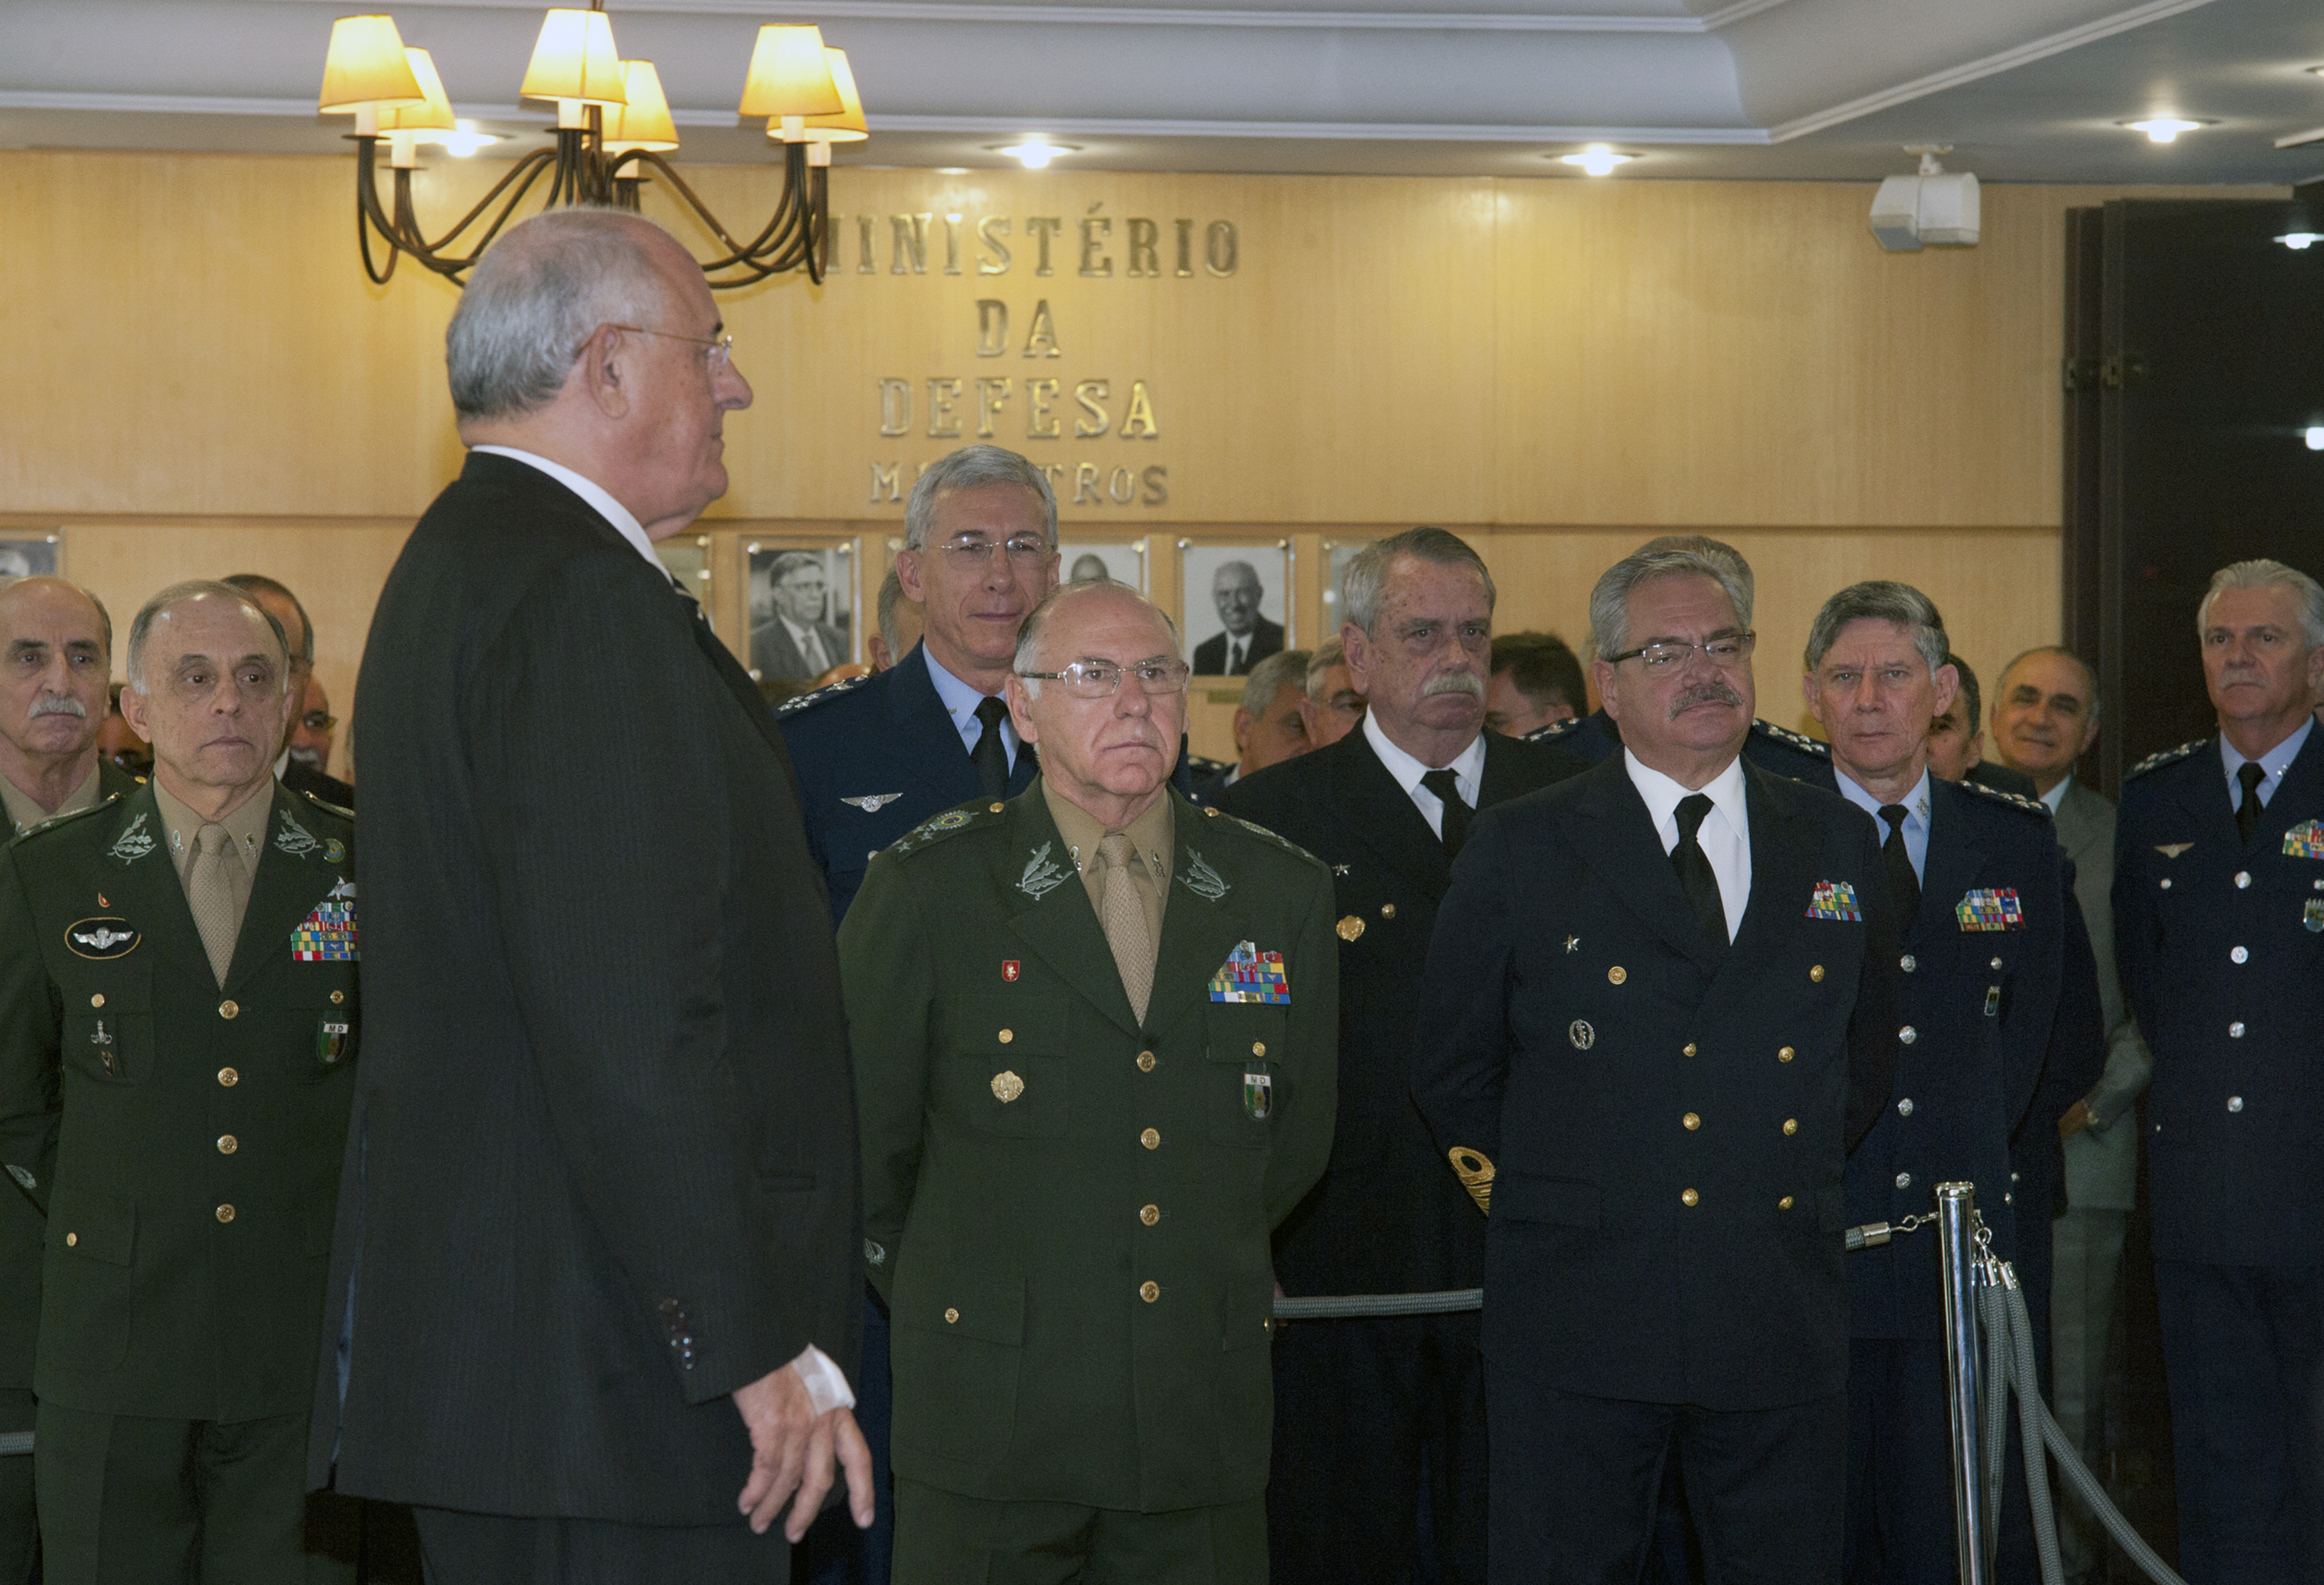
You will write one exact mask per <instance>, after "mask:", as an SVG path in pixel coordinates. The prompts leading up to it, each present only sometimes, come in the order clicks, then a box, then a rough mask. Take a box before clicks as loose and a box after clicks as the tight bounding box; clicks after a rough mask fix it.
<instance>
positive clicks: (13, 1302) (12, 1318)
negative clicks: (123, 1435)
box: [0, 758, 140, 1432]
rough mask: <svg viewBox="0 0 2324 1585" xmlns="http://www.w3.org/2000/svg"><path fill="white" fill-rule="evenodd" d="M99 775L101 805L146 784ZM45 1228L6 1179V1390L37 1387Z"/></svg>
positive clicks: (122, 775) (111, 767)
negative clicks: (34, 1359)
mask: <svg viewBox="0 0 2324 1585" xmlns="http://www.w3.org/2000/svg"><path fill="white" fill-rule="evenodd" d="M139 786H140V783H139V781H138V779H137V778H135V777H134V776H132V775H130V774H129V772H127V771H126V770H124V769H121V767H120V766H118V765H115V763H114V762H113V761H112V760H107V759H103V758H100V759H99V760H97V796H98V797H99V799H100V800H101V802H100V804H99V806H100V807H102V806H103V805H104V804H106V803H111V802H112V801H113V800H114V799H115V798H122V797H128V796H129V795H130V794H132V793H134V792H135V791H136V790H137V788H138V787H139ZM65 817H66V818H67V819H69V818H71V816H65ZM32 829H38V827H33V828H32ZM43 1226H44V1220H43V1218H42V1215H41V1213H40V1212H39V1211H38V1210H37V1209H35V1208H34V1206H33V1204H32V1202H31V1201H30V1200H28V1199H26V1198H25V1197H24V1196H23V1195H22V1194H19V1193H16V1192H15V1189H14V1186H13V1185H12V1184H11V1183H9V1182H7V1181H5V1180H0V1393H5V1392H8V1391H12V1390H13V1391H16V1392H30V1391H32V1345H33V1342H34V1341H35V1340H36V1339H38V1338H39V1337H40V1335H41V1236H42V1230H43ZM31 1429H32V1422H31V1421H30V1420H29V1419H27V1420H26V1421H25V1422H24V1424H22V1425H12V1424H8V1423H7V1419H6V1417H5V1415H0V1432H5V1431H30V1430H31Z"/></svg>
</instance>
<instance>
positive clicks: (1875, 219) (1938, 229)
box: [1872, 143, 1983, 253]
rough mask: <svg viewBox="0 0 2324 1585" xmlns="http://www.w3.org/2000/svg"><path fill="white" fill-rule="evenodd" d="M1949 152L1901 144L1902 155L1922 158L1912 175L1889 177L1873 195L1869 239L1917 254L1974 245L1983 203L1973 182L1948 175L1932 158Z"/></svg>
mask: <svg viewBox="0 0 2324 1585" xmlns="http://www.w3.org/2000/svg"><path fill="white" fill-rule="evenodd" d="M1904 152H1906V153H1908V154H1918V155H1919V156H1920V157H1921V169H1920V171H1919V173H1918V174H1916V175H1913V176H1891V177H1888V178H1886V180H1883V181H1882V182H1881V183H1880V190H1879V191H1878V192H1877V193H1875V194H1873V195H1872V235H1873V236H1874V237H1875V238H1877V240H1878V242H1879V244H1880V245H1881V246H1882V247H1884V248H1886V249H1887V250H1888V251H1889V252H1890V253H1918V252H1920V251H1921V249H1922V248H1923V247H1926V246H1929V245H1931V244H1934V245H1936V246H1939V247H1963V248H1967V247H1975V246H1976V245H1977V239H1978V237H1979V236H1980V235H1983V231H1982V226H1983V220H1982V216H1983V200H1982V199H1981V198H1980V197H1979V196H1978V185H1977V178H1976V177H1975V176H1974V175H1972V174H1970V173H1969V171H1966V170H1962V171H1957V172H1953V173H1950V174H1948V173H1947V171H1946V170H1945V168H1944V164H1943V162H1942V161H1940V160H1939V159H1938V158H1937V156H1938V155H1940V154H1950V153H1951V152H1953V146H1952V145H1951V144H1950V143H1906V144H1905V145H1904Z"/></svg>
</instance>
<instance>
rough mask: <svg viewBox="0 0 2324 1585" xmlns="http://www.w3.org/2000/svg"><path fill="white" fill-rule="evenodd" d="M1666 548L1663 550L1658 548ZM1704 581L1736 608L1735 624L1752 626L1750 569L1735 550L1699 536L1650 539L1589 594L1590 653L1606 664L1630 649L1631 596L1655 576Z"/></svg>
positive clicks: (1610, 569) (1604, 575) (1600, 577)
mask: <svg viewBox="0 0 2324 1585" xmlns="http://www.w3.org/2000/svg"><path fill="white" fill-rule="evenodd" d="M1657 547H1663V548H1657ZM1673 577H1700V578H1709V579H1710V580H1711V582H1712V583H1714V584H1717V585H1719V588H1720V593H1721V594H1725V595H1726V596H1727V603H1728V604H1729V605H1732V606H1733V607H1734V608H1735V622H1736V625H1737V626H1738V627H1740V628H1742V629H1744V630H1745V631H1749V630H1750V626H1751V589H1752V583H1751V567H1750V564H1749V563H1748V562H1747V561H1745V560H1744V559H1743V558H1742V557H1740V556H1738V555H1737V554H1736V553H1735V551H1734V549H1733V548H1731V547H1729V546H1726V545H1721V544H1720V542H1719V541H1718V540H1716V539H1702V538H1701V536H1699V535H1691V534H1690V535H1665V536H1664V537H1663V538H1662V539H1649V540H1647V541H1646V543H1645V544H1644V545H1641V546H1639V547H1638V548H1637V549H1636V550H1633V551H1631V552H1630V553H1629V554H1628V556H1625V557H1624V558H1622V559H1621V560H1619V561H1618V562H1616V563H1615V564H1614V565H1613V566H1611V567H1608V568H1607V569H1606V570H1605V571H1604V572H1602V573H1600V574H1599V575H1598V582H1597V585H1596V586H1594V587H1593V588H1591V591H1590V653H1591V658H1592V659H1598V660H1603V659H1606V658H1607V657H1608V656H1609V655H1619V654H1620V653H1622V651H1623V650H1627V649H1628V648H1629V647H1630V596H1631V594H1634V593H1636V592H1637V588H1638V585H1641V584H1649V583H1652V582H1654V580H1655V579H1656V578H1673Z"/></svg>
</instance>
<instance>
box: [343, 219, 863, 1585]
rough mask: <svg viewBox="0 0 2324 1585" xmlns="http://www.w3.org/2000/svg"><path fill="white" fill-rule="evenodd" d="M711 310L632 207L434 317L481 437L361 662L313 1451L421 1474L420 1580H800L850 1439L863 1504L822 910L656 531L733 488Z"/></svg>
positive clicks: (727, 666)
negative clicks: (355, 1030)
mask: <svg viewBox="0 0 2324 1585" xmlns="http://www.w3.org/2000/svg"><path fill="white" fill-rule="evenodd" d="M528 325H538V326H541V327H543V330H542V333H540V334H539V336H537V337H534V336H527V335H525V334H524V330H523V327H526V326H528ZM730 345H731V344H730V343H728V342H727V341H726V340H725V339H724V337H723V336H721V335H720V326H719V318H718V310H717V308H716V305H715V303H714V302H713V300H712V299H711V296H710V292H709V289H708V287H707V285H706V284H705V281H704V280H703V277H702V274H701V272H700V270H699V269H698V268H697V267H696V265H695V264H694V263H693V261H692V260H691V259H690V258H689V257H688V256H687V253H686V251H685V250H684V249H683V248H682V247H680V246H679V245H678V244H677V243H676V242H675V241H674V240H672V239H671V238H670V237H669V235H668V234H666V233H664V232H662V231H661V230H660V229H659V227H656V226H652V225H650V223H648V222H645V221H642V220H640V219H638V218H636V217H632V216H623V215H617V214H613V213H606V212H598V211H585V210H558V211H553V212H551V213H549V214H548V215H544V216H540V217H537V218H534V219H531V220H528V221H526V222H524V223H523V224H522V225H521V226H517V227H515V228H513V229H512V230H511V231H510V232H508V233H507V234H506V235H503V237H502V239H501V240H500V241H499V242H498V243H496V244H494V245H493V248H492V250H491V251H490V252H489V253H487V254H486V255H485V257H484V261H483V262H482V263H480V264H479V265H478V267H477V269H476V272H475V275H474V276H473V277H472V278H471V279H470V281H469V282H468V285H467V290H466V294H465V295H464V296H463V297H462V299H461V300H460V307H459V309H458V311H457V313H456V314H455V315H454V317H453V322H452V327H451V329H450V331H449V333H448V335H447V363H448V364H449V369H450V374H451V384H452V394H453V403H454V406H455V407H456V409H457V410H458V412H459V415H460V429H461V434H462V438H464V439H465V440H466V441H467V442H468V444H469V445H470V447H472V449H471V453H470V455H469V457H468V461H467V465H466V468H465V469H464V470H463V472H462V474H461V476H460V478H459V479H458V480H457V482H456V483H454V484H451V485H450V486H449V487H447V489H446V490H445V492H444V493H443V494H442V495H441V496H439V497H438V500H437V502H436V503H435V505H434V506H432V507H430V508H429V511H428V513H427V515H426V516H425V517H423V518H422V519H421V520H420V524H419V526H418V527H417V528H416V529H414V530H412V534H411V538H410V541H409V542H408V543H407V544H406V546H405V548H404V551H403V554H402V556H401V558H399V559H398V561H397V563H396V567H395V570H394V572H393V573H392V575H391V576H390V577H389V579H388V583H387V586H386V589H385V590H384V591H383V594H382V595H381V597H380V604H379V613H378V616H377V618H376V619H375V621H374V624H373V627H372V633H371V641H370V644H369V647H368V650H367V651H366V654H365V656H364V674H363V678H362V682H361V685H360V689H359V695H360V702H359V705H358V708H359V710H360V713H361V714H362V717H363V721H364V737H365V742H366V745H367V747H368V749H369V751H370V754H371V757H370V759H369V760H368V770H369V775H370V777H371V778H372V779H374V780H376V782H377V784H378V786H377V789H376V792H375V796H374V800H373V802H372V803H371V805H370V807H371V808H373V809H374V814H372V815H371V816H368V817H367V818H368V819H370V820H371V821H373V822H374V823H375V824H374V825H372V826H371V827H370V828H369V829H368V830H367V831H366V834H365V842H366V847H365V850H364V862H363V865H362V869H361V880H362V883H363V888H364V893H363V895H364V907H365V909H366V912H367V914H368V919H369V927H368V929H367V930H366V932H365V935H364V957H365V959H366V962H365V963H364V991H365V992H366V996H367V1000H368V1007H367V1012H368V1021H367V1027H366V1033H367V1035H368V1037H369V1038H370V1050H369V1052H368V1054H367V1055H366V1057H365V1060H364V1082H363V1083H361V1084H360V1085H359V1086H358V1089H357V1093H356V1101H355V1109H356V1110H355V1120H354V1121H353V1123H352V1125H351V1129H350V1134H349V1139H348V1147H347V1158H346V1178H345V1181H344V1183H343V1186H342V1189H341V1195H340V1215H339V1223H338V1230H337V1241H336V1244H335V1246H334V1251H333V1264H332V1279H331V1282H332V1286H331V1290H330V1291H331V1296H332V1300H333V1308H332V1313H331V1317H330V1322H329V1329H328V1331H327V1333H326V1335H327V1336H328V1337H330V1338H333V1339H335V1340H337V1348H336V1349H335V1350H326V1359H325V1363H324V1366H323V1368H322V1370H321V1372H320V1375H319V1379H318V1391H317V1402H316V1410H317V1412H316V1422H315V1429H314V1436H313V1440H312V1443H311V1460H312V1462H311V1466H310V1475H311V1477H312V1478H313V1479H315V1480H317V1481H318V1483H319V1482H321V1481H324V1480H327V1479H330V1478H331V1475H332V1472H333V1466H334V1463H336V1466H337V1485H338V1488H339V1489H341V1490H343V1491H349V1492H353V1493H355V1494H357V1495H362V1496H369V1497H383V1498H388V1499H392V1500H396V1501H401V1502H408V1503H411V1504H413V1505H414V1506H415V1507H416V1508H417V1510H418V1513H417V1517H418V1520H419V1526H420V1544H421V1550H422V1554H423V1557H424V1559H425V1562H426V1563H427V1566H428V1570H429V1579H430V1580H432V1581H438V1582H439V1585H466V1581H472V1580H473V1581H480V1582H481V1581H493V1582H495V1585H499V1582H505V1581H525V1580H549V1579H558V1580H563V1579H569V1578H587V1579H592V1580H639V1581H645V1580H682V1579H684V1580H738V1581H740V1580H788V1574H789V1559H788V1549H787V1548H786V1546H785V1545H784V1544H783V1543H782V1541H781V1540H780V1539H779V1538H777V1537H774V1536H770V1535H766V1534H762V1533H763V1532H764V1531H766V1530H767V1529H768V1528H769V1526H770V1525H772V1524H773V1523H774V1521H775V1520H776V1519H777V1518H778V1516H779V1513H780V1510H781V1508H782V1507H783V1505H784V1504H785V1502H786V1501H789V1500H790V1499H791V1498H792V1497H793V1495H794V1493H796V1497H797V1500H796V1501H794V1502H791V1507H790V1512H789V1516H788V1523H787V1525H786V1526H785V1533H786V1534H788V1535H789V1536H790V1537H791V1539H793V1540H796V1539H797V1538H798V1536H799V1535H800V1534H803V1533H804V1532H805V1530H806V1528H807V1522H808V1520H809V1519H810V1518H812V1517H813V1516H814V1514H815V1512H816V1508H817V1507H819V1506H820V1504H821V1501H822V1498H823V1497H824V1495H825V1490H826V1489H827V1488H828V1485H829V1482H830V1479H831V1475H832V1470H833V1463H834V1459H835V1449H836V1450H837V1454H836V1456H837V1457H838V1459H839V1461H842V1462H844V1465H845V1467H846V1471H847V1476H848V1483H849V1488H850V1493H851V1497H852V1498H853V1507H854V1512H855V1515H856V1516H857V1521H858V1522H859V1523H868V1522H869V1520H870V1517H871V1489H870V1478H869V1469H868V1463H867V1461H866V1459H865V1456H864V1452H863V1448H862V1441H861V1438H860V1436H859V1435H858V1433H856V1431H855V1429H854V1425H853V1420H852V1419H851V1418H850V1416H849V1415H848V1413H847V1405H848V1404H849V1403H850V1402H851V1395H850V1392H849V1388H848V1387H847V1383H846V1378H845V1371H846V1368H848V1366H849V1365H850V1364H851V1363H852V1359H853V1352H854V1348H853V1339H854V1332H855V1328H856V1317H857V1313H858V1304H859V1300H858V1298H857V1295H858V1292H859V1285H860V1283H861V1277H860V1276H859V1275H858V1270H859V1268H858V1267H857V1265H856V1258H857V1249H858V1241H859V1239H860V1238H861V1231H860V1220H859V1215H860V1213H859V1209H858V1202H857V1194H856V1187H855V1170H854V1129H853V1109H852V1104H851V1099H850V1078H849V1074H848V1067H847V1044H846V1029H845V1024H844V1015H843V1012H842V1009H841V1006H840V1000H839V991H838V966H837V961H836V954H835V948H834V945H833V941H832V935H831V927H830V923H829V919H828V917H827V915H826V914H825V910H824V908H823V907H822V898H821V894H820V892H821V889H820V886H819V884H818V881H817V877H816V871H815V867H814V864H813V862H812V861H811V860H810V859H809V857H808V855H807V847H806V843H805V842H804V840H803V839H802V836H801V834H800V830H799V826H798V814H797V806H796V802H795V794H794V792H793V786H794V784H793V781H792V779H791V773H790V767H789V763H788V756H787V755H786V754H785V752H784V750H783V745H782V741H781V739H780V737H779V735H778V734H777V733H776V732H775V730H774V725H773V723H772V721H771V720H770V718H769V717H768V715H767V714H766V712H765V710H764V709H763V708H762V707H761V705H760V703H759V700H758V696H757V691H756V689H755V688H753V687H752V684H751V681H750V678H749V677H748V676H747V674H745V673H744V672H743V670H742V668H741V667H740V666H739V665H737V664H736V663H735V662H734V660H733V657H732V656H730V655H729V654H728V653H727V652H726V650H725V649H724V646H723V645H721V644H720V643H719V641H718V640H717V639H716V637H715V635H714V634H713V633H712V632H711V631H710V628H709V626H708V625H707V623H706V622H705V621H704V620H703V618H702V615H701V613H700V612H699V611H698V609H697V608H696V606H695V604H694V602H693V601H692V600H691V599H689V598H687V596H686V594H684V593H683V592H682V591H679V590H677V589H674V588H673V586H672V581H671V579H670V577H669V575H668V574H667V573H666V572H664V571H663V570H662V568H661V567H660V565H659V562H657V561H656V560H655V558H654V557H653V554H652V548H651V543H650V541H651V539H652V537H653V536H654V535H656V534H659V535H661V536H664V537H667V536H668V535H669V534H671V533H674V532H676V531H678V529H680V528H681V527H683V526H684V525H685V524H686V523H687V522H690V521H692V520H693V519H694V518H695V516H696V514H698V513H699V512H700V511H702V509H703V508H704V507H705V506H706V505H708V504H709V503H710V502H712V501H714V500H715V499H716V498H717V497H718V495H719V494H720V493H722V492H723V491H724V488H725V483H726V475H725V469H724V465H722V463H721V462H720V454H721V452H722V450H723V448H724V447H723V441H722V439H721V438H720V429H721V425H722V422H723V419H724V415H725V414H726V413H727V412H728V411H730V410H734V409H739V408H742V407H744V406H747V405H748V404H749V402H750V399H751V392H750V387H749V386H748V385H746V384H744V383H743V382H742V377H741V376H740V375H739V374H738V373H736V372H735V371H734V369H733V366H732V364H731V363H730V362H729V360H728V351H729V347H730ZM576 349H577V350H576ZM641 832H653V833H657V834H659V837H658V839H656V840H645V839H643V838H641ZM738 1491H739V1492H740V1494H741V1495H740V1497H739V1499H738V1497H737V1495H736V1494H737V1492H738Z"/></svg>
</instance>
